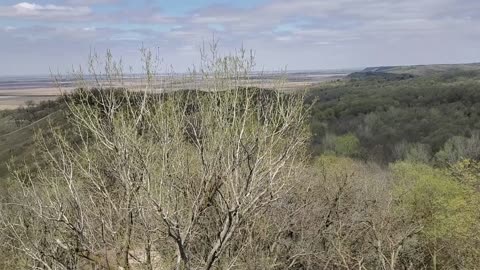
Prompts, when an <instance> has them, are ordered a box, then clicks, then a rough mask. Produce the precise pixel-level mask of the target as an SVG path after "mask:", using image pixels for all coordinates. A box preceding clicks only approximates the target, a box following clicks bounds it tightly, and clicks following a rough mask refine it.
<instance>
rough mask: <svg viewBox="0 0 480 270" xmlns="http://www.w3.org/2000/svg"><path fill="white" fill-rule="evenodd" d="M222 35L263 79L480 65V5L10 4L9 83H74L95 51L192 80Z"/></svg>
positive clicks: (3, 61) (329, 0) (64, 0)
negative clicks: (46, 79) (147, 54)
mask: <svg viewBox="0 0 480 270" xmlns="http://www.w3.org/2000/svg"><path fill="white" fill-rule="evenodd" d="M212 35H215V37H216V38H218V39H219V41H220V45H221V47H222V48H223V50H224V51H225V52H227V51H232V50H234V49H235V48H238V47H240V46H241V45H242V44H244V46H245V47H247V48H252V49H254V50H255V51H256V55H257V59H256V60H257V67H258V68H259V69H267V70H276V69H281V68H283V67H285V66H287V67H288V69H328V68H331V69H335V68H348V67H364V66H377V65H404V64H430V63H462V62H478V61H480V1H478V0H401V1H399V0H243V1H229V0H203V1H201V0H183V1H182V0H174V1H172V0H138V1H126V0H26V1H22V0H1V1H0V75H22V74H47V73H49V70H50V69H51V70H53V71H59V72H61V73H64V72H66V71H68V70H70V69H71V68H72V66H78V65H85V63H86V61H87V58H88V54H89V52H90V50H92V49H95V50H96V51H98V52H100V53H102V52H104V51H106V50H107V49H111V50H112V51H113V53H114V55H115V56H117V57H122V58H123V59H124V62H126V63H128V64H129V65H132V66H133V67H134V68H135V67H138V66H139V60H140V53H139V49H140V48H141V47H142V45H143V46H145V47H148V48H152V49H155V51H157V50H158V51H159V52H160V56H161V57H162V58H163V59H164V61H163V63H165V65H167V64H168V65H172V66H173V68H174V69H175V70H177V71H184V70H186V69H187V68H188V67H190V66H191V65H193V64H196V63H198V60H199V54H198V48H199V46H200V45H201V43H202V41H204V40H210V39H211V37H212Z"/></svg>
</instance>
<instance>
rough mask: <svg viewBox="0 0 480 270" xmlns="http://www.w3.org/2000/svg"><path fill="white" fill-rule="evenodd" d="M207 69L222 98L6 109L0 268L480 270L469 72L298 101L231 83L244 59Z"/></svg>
mask: <svg viewBox="0 0 480 270" xmlns="http://www.w3.org/2000/svg"><path fill="white" fill-rule="evenodd" d="M108 63H109V62H108V61H107V64H106V68H105V69H106V70H113V68H112V67H113V66H114V65H112V64H111V63H110V64H108ZM207 64H208V65H206V66H207V67H208V68H207V70H205V71H203V72H204V74H214V75H221V76H218V77H220V78H225V77H226V76H224V75H225V74H229V75H230V76H229V78H230V80H228V81H224V80H220V81H219V80H214V81H213V82H212V84H211V87H212V89H221V90H222V91H211V92H203V91H195V90H192V91H182V92H172V93H169V94H165V95H152V94H147V93H146V92H145V93H142V92H130V91H128V90H126V89H116V90H112V88H102V87H100V86H99V85H94V87H95V90H88V89H89V88H85V89H84V90H77V91H76V92H75V93H74V94H72V95H68V96H66V97H62V98H59V100H57V101H51V102H45V103H42V104H40V105H33V104H29V105H28V106H25V107H23V108H20V109H18V110H13V111H5V112H2V115H1V121H2V128H4V129H2V130H1V132H2V133H1V134H0V136H2V137H1V141H0V142H1V143H2V148H3V149H8V151H7V150H6V151H3V152H2V153H1V154H2V156H1V158H2V162H3V163H5V164H9V167H10V169H9V170H8V171H9V172H8V173H7V168H6V166H4V167H2V168H3V169H2V171H1V173H2V174H1V178H2V187H3V192H2V205H1V209H0V212H1V214H0V240H1V241H0V242H1V249H2V252H1V254H2V255H1V256H2V260H1V262H0V268H2V269H299V270H300V269H382V270H387V269H388V270H394V269H402V270H403V269H405V270H406V269H435V270H436V269H477V268H478V265H480V236H479V233H478V232H479V230H480V227H479V226H480V209H479V208H478V204H479V203H480V193H479V192H480V162H479V157H480V138H479V136H480V133H479V130H480V124H479V123H480V122H479V120H480V106H479V105H480V76H479V74H478V73H476V72H473V71H468V72H462V71H449V72H442V73H439V74H438V73H436V74H433V75H428V76H418V75H411V74H401V75H398V74H394V75H385V73H381V72H377V73H375V72H373V73H372V72H368V73H367V74H365V73H357V74H353V75H352V76H350V77H348V78H346V79H344V80H340V81H336V82H330V83H326V84H322V85H318V86H315V87H314V88H313V89H310V90H309V91H308V92H307V93H306V94H305V95H297V94H285V93H279V92H278V91H275V90H261V89H246V88H242V87H238V81H237V80H236V78H239V77H240V75H242V76H243V75H245V74H248V71H249V69H250V68H252V63H251V62H249V60H248V58H245V57H244V56H242V55H238V56H234V57H233V56H230V57H226V58H219V59H216V58H215V59H212V60H211V61H210V62H208V63H207ZM147 76H148V74H147ZM205 77H206V78H209V76H205ZM213 77H215V76H213ZM19 129H20V131H17V130H19Z"/></svg>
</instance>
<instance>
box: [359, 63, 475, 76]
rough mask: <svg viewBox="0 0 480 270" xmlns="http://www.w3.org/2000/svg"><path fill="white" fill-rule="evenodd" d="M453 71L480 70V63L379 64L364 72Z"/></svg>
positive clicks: (363, 71) (433, 72)
mask: <svg viewBox="0 0 480 270" xmlns="http://www.w3.org/2000/svg"><path fill="white" fill-rule="evenodd" d="M451 71H457V72H458V71H466V72H468V71H480V63H468V64H433V65H411V66H379V67H367V68H365V69H363V70H362V71H361V72H362V73H395V74H411V75H415V76H426V75H434V74H440V73H445V72H451Z"/></svg>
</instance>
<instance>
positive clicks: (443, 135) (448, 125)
mask: <svg viewBox="0 0 480 270" xmlns="http://www.w3.org/2000/svg"><path fill="white" fill-rule="evenodd" d="M479 79H480V73H479V72H476V71H468V72H464V71H456V70H454V71H446V72H444V73H440V74H436V75H432V76H421V77H413V76H404V75H402V74H400V75H399V74H391V75H385V74H384V73H369V72H367V73H357V74H352V75H350V78H349V79H347V80H344V81H340V82H334V83H330V84H327V85H320V86H318V87H315V88H314V89H313V90H312V91H311V93H310V95H309V98H308V101H307V102H308V103H311V102H313V101H315V103H314V109H313V113H312V121H311V129H312V133H313V144H314V146H315V153H322V152H324V151H333V152H340V153H341V154H346V155H349V156H353V157H357V158H360V159H364V160H373V161H376V162H378V163H383V164H388V163H389V162H392V161H395V160H401V159H405V158H406V157H407V156H411V155H415V157H411V158H414V159H420V160H422V161H424V162H433V163H435V162H444V161H446V159H448V161H453V160H452V158H453V159H457V160H458V158H459V157H462V156H463V157H468V158H475V159H476V158H479V157H480V146H478V143H475V142H476V141H478V136H479V134H478V131H479V130H480V91H479V88H480V82H479ZM335 141H338V143H339V144H342V141H343V143H347V144H351V145H352V147H353V148H352V149H348V151H351V152H350V153H345V150H341V149H337V150H335V148H336V147H337V148H342V147H343V146H341V145H335ZM469 143H470V144H471V145H469ZM467 145H468V147H467ZM462 147H466V148H467V149H465V150H464V151H469V153H466V152H465V153H457V154H455V153H452V152H451V151H463V150H460V148H462ZM343 148H344V147H343ZM414 152H415V153H414ZM452 155H457V157H456V158H454V157H452Z"/></svg>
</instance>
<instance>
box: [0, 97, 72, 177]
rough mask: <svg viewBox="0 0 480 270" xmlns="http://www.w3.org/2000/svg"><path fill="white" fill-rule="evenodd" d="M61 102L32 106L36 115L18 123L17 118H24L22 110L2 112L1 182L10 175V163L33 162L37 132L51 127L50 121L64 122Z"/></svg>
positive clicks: (0, 123)
mask: <svg viewBox="0 0 480 270" xmlns="http://www.w3.org/2000/svg"><path fill="white" fill-rule="evenodd" d="M61 108H62V106H61V104H60V103H51V104H50V105H49V106H48V109H47V108H46V107H42V106H37V107H34V108H31V109H32V111H33V112H35V115H32V117H31V118H30V119H29V120H24V121H21V124H20V125H17V124H16V122H15V119H17V121H18V119H21V118H23V115H22V114H23V112H22V111H21V110H10V111H2V112H0V182H3V180H4V179H6V178H8V177H9V172H8V164H9V163H10V162H13V164H15V165H17V166H20V165H21V164H22V163H23V162H25V163H27V164H29V163H31V162H32V160H31V155H30V153H32V152H33V150H34V147H35V146H34V135H35V132H36V131H38V130H40V129H42V130H46V129H48V128H49V127H50V123H54V124H58V123H62V122H63V121H62V119H64V114H63V112H62V109H61Z"/></svg>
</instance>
